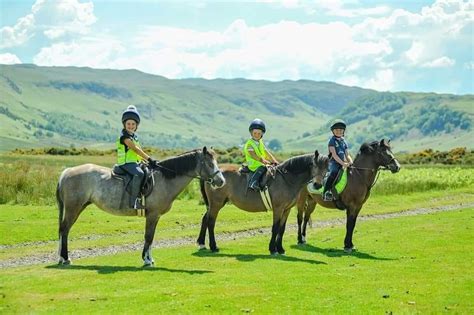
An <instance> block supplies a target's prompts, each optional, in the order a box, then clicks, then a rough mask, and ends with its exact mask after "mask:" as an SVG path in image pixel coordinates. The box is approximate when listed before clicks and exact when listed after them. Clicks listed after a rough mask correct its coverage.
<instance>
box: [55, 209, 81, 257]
mask: <svg viewBox="0 0 474 315" xmlns="http://www.w3.org/2000/svg"><path fill="white" fill-rule="evenodd" d="M84 208H85V206H84V207H82V209H81V207H78V206H76V207H71V206H68V207H67V208H66V207H64V213H63V216H64V217H63V218H62V220H61V221H60V222H59V249H58V253H59V264H60V265H69V264H71V260H70V259H69V253H68V237H69V231H70V230H71V227H72V226H73V224H74V223H75V222H76V220H77V218H78V217H79V214H81V212H82V210H84Z"/></svg>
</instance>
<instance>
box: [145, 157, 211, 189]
mask: <svg viewBox="0 0 474 315" xmlns="http://www.w3.org/2000/svg"><path fill="white" fill-rule="evenodd" d="M159 163H160V162H158V164H156V168H161V169H164V170H167V171H170V172H173V173H175V174H176V175H183V176H186V177H190V178H194V179H199V180H201V179H203V177H202V176H201V175H189V174H178V172H177V171H175V170H173V169H170V168H167V167H164V166H163V165H160V164H159ZM203 164H204V161H202V160H201V165H200V166H201V167H200V168H199V173H201V171H202V168H203ZM156 168H152V171H153V172H154V171H156ZM218 173H219V170H217V171H215V172H214V173H212V174H211V175H209V177H208V178H207V179H205V180H204V181H205V182H207V183H209V184H212V183H213V181H214V180H213V178H214V177H215V176H216V175H217V174H218Z"/></svg>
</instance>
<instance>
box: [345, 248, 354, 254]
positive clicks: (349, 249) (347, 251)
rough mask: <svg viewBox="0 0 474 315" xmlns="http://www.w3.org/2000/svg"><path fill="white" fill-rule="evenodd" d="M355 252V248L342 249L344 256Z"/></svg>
mask: <svg viewBox="0 0 474 315" xmlns="http://www.w3.org/2000/svg"><path fill="white" fill-rule="evenodd" d="M355 251H356V249H355V247H344V253H346V254H351V253H353V252H355Z"/></svg>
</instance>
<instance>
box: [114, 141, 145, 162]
mask: <svg viewBox="0 0 474 315" xmlns="http://www.w3.org/2000/svg"><path fill="white" fill-rule="evenodd" d="M129 139H130V138H129ZM130 140H132V142H133V143H134V144H135V145H136V146H137V147H139V146H140V142H138V140H135V139H130ZM116 145H117V164H118V165H123V164H125V163H138V162H140V161H141V160H142V158H141V157H140V156H139V155H138V154H136V153H135V151H133V150H131V149H128V150H125V149H126V146H125V144H122V143H120V137H119V138H118V139H117V142H116Z"/></svg>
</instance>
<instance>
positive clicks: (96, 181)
mask: <svg viewBox="0 0 474 315" xmlns="http://www.w3.org/2000/svg"><path fill="white" fill-rule="evenodd" d="M153 178H154V181H155V186H154V188H153V190H152V192H151V194H150V195H149V196H148V198H147V202H146V229H145V244H144V246H143V251H142V259H143V262H144V264H145V265H151V264H153V257H152V256H151V245H152V243H153V237H154V235H155V229H156V225H157V223H158V221H159V218H160V217H161V216H162V215H163V214H165V213H166V212H168V211H169V210H170V209H171V205H172V203H173V201H174V200H175V199H176V197H177V196H178V195H179V193H180V192H182V191H183V190H184V188H185V187H186V186H187V185H188V184H189V183H190V182H191V180H192V179H194V178H200V179H202V180H204V181H206V182H208V183H209V184H210V185H212V186H213V187H222V186H224V184H225V179H224V176H223V175H222V173H221V171H220V170H219V168H218V166H217V162H216V159H215V153H214V151H213V150H212V149H211V150H208V149H207V148H206V147H204V148H203V149H202V150H193V151H190V152H186V153H183V154H181V155H179V156H176V157H172V158H169V159H167V160H164V161H161V162H160V163H159V165H158V168H157V169H155V170H154V172H153ZM124 193H125V187H124V184H123V181H122V180H119V179H117V178H115V177H114V176H112V171H111V169H109V168H106V167H102V166H98V165H94V164H84V165H79V166H76V167H72V168H68V169H66V170H64V171H63V173H62V174H61V176H60V178H59V182H58V186H57V190H56V199H57V202H58V207H59V257H60V258H59V264H70V262H71V261H70V259H69V256H68V235H69V231H70V229H71V227H72V225H73V224H74V223H75V222H76V220H77V218H78V217H79V215H80V214H81V213H82V211H83V210H84V209H85V208H86V207H87V206H88V205H90V204H95V205H96V206H97V207H99V208H100V209H102V210H104V211H106V212H108V213H111V214H114V215H121V216H135V215H136V213H137V212H136V210H135V209H131V208H123V206H122V204H123V203H122V202H121V200H122V198H123V195H124Z"/></svg>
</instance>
